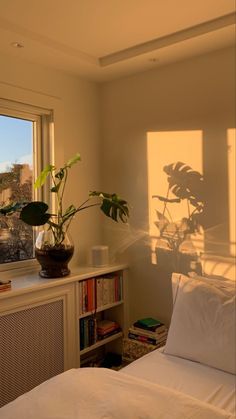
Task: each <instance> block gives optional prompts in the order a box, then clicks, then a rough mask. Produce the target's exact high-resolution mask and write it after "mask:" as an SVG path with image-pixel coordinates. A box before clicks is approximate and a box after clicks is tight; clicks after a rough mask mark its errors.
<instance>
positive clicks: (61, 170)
mask: <svg viewBox="0 0 236 419" xmlns="http://www.w3.org/2000/svg"><path fill="white" fill-rule="evenodd" d="M64 176H65V170H64V168H61V169H60V170H59V172H57V173H56V174H55V177H56V178H57V179H60V180H62V179H63V178H64Z"/></svg>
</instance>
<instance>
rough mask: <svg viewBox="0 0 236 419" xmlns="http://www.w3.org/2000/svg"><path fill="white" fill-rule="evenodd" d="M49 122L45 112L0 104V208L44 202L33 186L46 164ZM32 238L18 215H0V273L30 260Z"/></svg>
mask: <svg viewBox="0 0 236 419" xmlns="http://www.w3.org/2000/svg"><path fill="white" fill-rule="evenodd" d="M51 121H52V115H51V113H50V112H49V111H47V110H44V109H39V108H34V107H31V106H27V105H22V104H18V103H15V102H9V101H4V100H0V206H5V205H7V204H9V203H10V202H29V201H32V200H36V199H46V197H45V194H44V193H43V192H41V191H39V192H38V191H35V190H34V188H33V183H34V181H35V179H36V177H37V175H38V174H39V173H40V171H41V170H42V167H44V166H45V165H46V164H47V163H49V159H50V154H51V153H50V131H51ZM45 156H46V157H45ZM34 236H35V232H34V231H33V228H32V227H30V226H28V225H26V224H25V223H23V222H22V221H21V220H20V219H19V214H17V213H15V214H13V215H11V216H9V217H8V216H4V215H0V270H6V269H9V268H13V267H14V268H15V267H18V265H19V266H22V265H24V263H23V262H24V261H27V263H28V262H29V260H33V259H34V241H35V237H34Z"/></svg>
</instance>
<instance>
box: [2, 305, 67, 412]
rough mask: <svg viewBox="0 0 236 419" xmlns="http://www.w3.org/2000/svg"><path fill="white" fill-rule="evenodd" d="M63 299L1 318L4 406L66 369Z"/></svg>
mask: <svg viewBox="0 0 236 419" xmlns="http://www.w3.org/2000/svg"><path fill="white" fill-rule="evenodd" d="M63 346H64V345H63V301H62V300H59V301H55V302H51V303H48V304H43V305H40V306H37V307H32V308H29V309H25V310H22V311H18V312H15V313H11V314H7V315H3V316H1V317H0V406H3V405H4V404H6V403H9V402H10V401H12V400H14V399H15V398H16V397H18V396H19V395H21V394H23V393H25V392H27V391H29V390H31V389H32V388H33V387H35V386H37V385H39V384H40V383H42V382H43V381H45V380H47V379H49V378H51V377H53V376H54V375H57V374H59V373H61V372H63V371H64V351H63Z"/></svg>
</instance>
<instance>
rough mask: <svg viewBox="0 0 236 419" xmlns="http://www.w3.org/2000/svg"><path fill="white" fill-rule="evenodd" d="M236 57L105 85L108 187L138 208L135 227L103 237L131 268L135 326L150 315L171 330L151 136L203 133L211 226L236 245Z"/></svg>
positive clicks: (200, 60)
mask: <svg viewBox="0 0 236 419" xmlns="http://www.w3.org/2000/svg"><path fill="white" fill-rule="evenodd" d="M234 58H235V57H234V51H233V50H232V49H225V50H219V51H216V52H213V53H210V54H207V55H202V56H198V57H195V58H192V59H189V60H186V61H183V62H178V63H175V64H172V65H169V66H166V67H160V68H154V69H153V70H151V71H148V72H145V73H142V74H138V75H135V76H132V77H127V78H125V79H120V80H116V81H112V82H108V83H105V84H103V85H102V88H101V99H102V144H103V178H102V184H103V186H104V188H106V189H107V190H109V189H111V188H114V189H115V190H116V191H118V192H119V194H120V195H121V196H123V197H125V198H126V199H127V200H128V201H129V203H130V207H131V211H130V212H131V217H130V222H129V226H116V228H114V229H113V232H112V234H111V224H110V223H109V221H108V222H106V223H105V225H104V236H103V237H104V243H107V244H109V246H110V250H111V254H112V257H113V258H116V259H122V260H126V261H127V262H128V263H129V265H130V290H129V293H130V295H129V298H130V310H131V321H133V320H135V319H136V318H138V317H140V316H149V315H151V316H158V317H159V318H160V319H162V320H164V321H165V322H167V323H168V322H169V320H170V316H171V310H172V302H171V283H170V277H169V276H168V275H166V273H165V272H164V271H163V270H161V269H160V267H159V266H158V265H155V264H152V262H151V251H150V245H151V239H150V236H149V225H148V217H149V208H148V162H147V132H148V131H153V132H157V131H159V132H162V131H168V132H169V131H181V132H184V131H186V130H201V131H202V146H203V148H202V164H203V171H204V175H205V179H206V182H207V200H208V201H207V202H208V203H207V206H208V207H207V213H208V220H209V221H212V225H214V226H216V225H217V226H218V227H217V228H216V229H215V228H214V229H213V231H212V230H210V233H209V234H210V235H211V239H213V240H217V241H220V242H221V245H222V244H223V243H227V242H228V240H229V232H228V229H227V228H225V226H226V227H227V223H228V213H229V211H228V205H227V201H228V190H227V181H228V179H227V176H228V172H227V144H226V132H227V129H229V128H235V61H234ZM189 149H191V144H190V148H189ZM167 162H168V150H167ZM169 163H170V162H169ZM186 163H187V162H186ZM157 182H158V179H157ZM225 246H226V247H225ZM227 246H228V243H227V244H226V245H224V246H223V247H224V249H223V251H224V252H226V253H227ZM217 250H219V249H217Z"/></svg>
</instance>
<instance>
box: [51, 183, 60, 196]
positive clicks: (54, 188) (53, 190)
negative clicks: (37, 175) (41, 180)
mask: <svg viewBox="0 0 236 419" xmlns="http://www.w3.org/2000/svg"><path fill="white" fill-rule="evenodd" d="M60 186H61V181H60V182H58V183H57V184H56V185H55V186H53V187H52V188H51V189H50V191H51V192H55V193H57V192H58V191H59V189H60Z"/></svg>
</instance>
